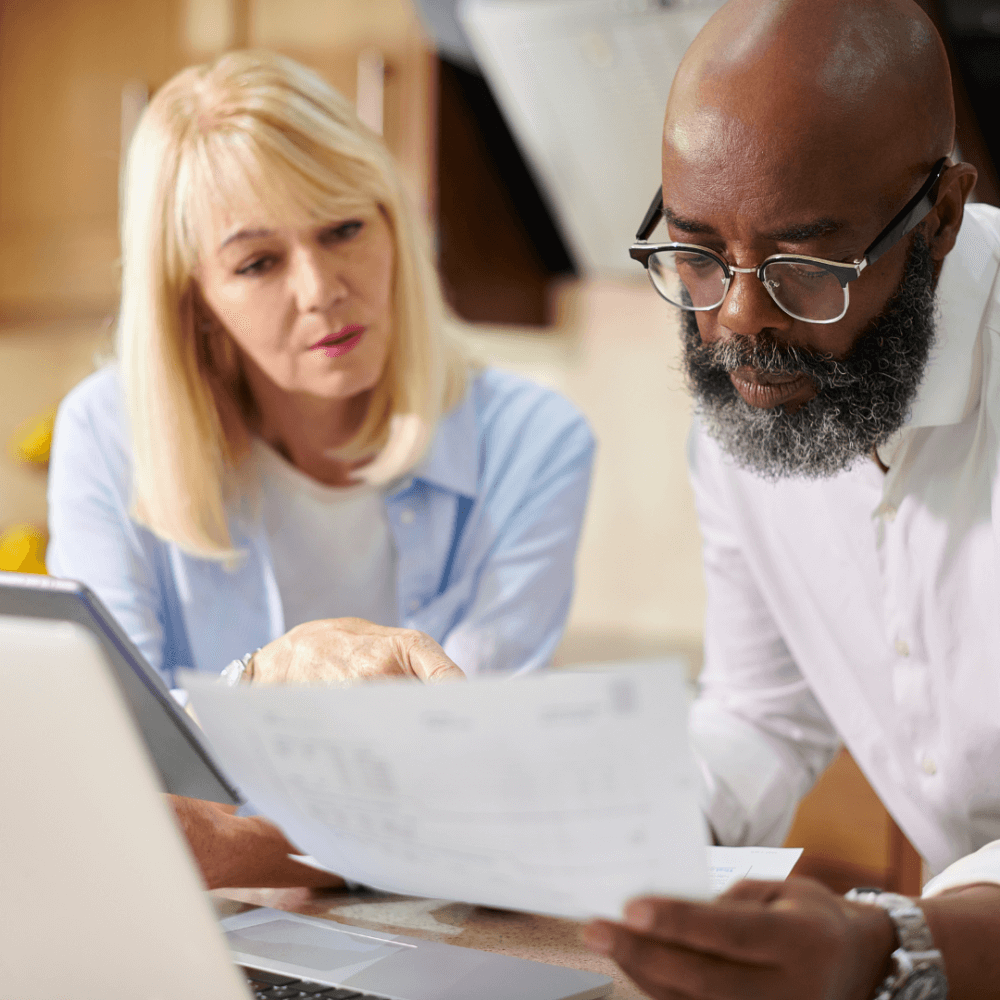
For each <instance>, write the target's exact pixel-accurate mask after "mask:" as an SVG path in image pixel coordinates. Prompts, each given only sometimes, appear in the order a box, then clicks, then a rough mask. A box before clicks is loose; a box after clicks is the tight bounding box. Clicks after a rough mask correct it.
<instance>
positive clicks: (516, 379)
mask: <svg viewBox="0 0 1000 1000" xmlns="http://www.w3.org/2000/svg"><path fill="white" fill-rule="evenodd" d="M468 403H469V405H471V407H472V408H473V410H474V412H475V415H476V424H477V426H478V429H479V434H480V438H481V440H482V441H483V443H494V444H501V443H502V442H508V441H515V440H517V441H520V442H521V443H527V442H526V441H525V440H524V436H525V435H529V434H530V435H531V437H532V438H533V439H534V440H535V443H536V444H537V445H542V444H545V443H549V444H551V443H553V442H556V441H560V440H562V441H565V442H567V443H568V442H570V441H572V442H575V444H576V445H577V446H578V447H587V448H593V444H594V438H593V434H592V432H591V430H590V426H589V424H588V423H587V419H586V417H584V415H583V414H582V413H581V412H580V410H579V409H578V408H577V407H576V406H575V405H574V404H573V403H571V402H570V401H569V400H568V399H566V397H565V396H562V395H560V394H559V393H558V392H556V391H555V390H553V389H549V388H547V387H545V386H541V385H538V384H537V383H535V382H531V381H529V380H528V379H526V378H522V377H521V376H520V375H515V374H513V373H512V372H507V371H503V370H501V369H499V368H487V369H484V370H483V371H481V372H479V373H478V374H477V375H476V376H475V377H474V378H473V379H472V380H471V383H470V388H469V395H468Z"/></svg>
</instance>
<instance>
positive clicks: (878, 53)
mask: <svg viewBox="0 0 1000 1000" xmlns="http://www.w3.org/2000/svg"><path fill="white" fill-rule="evenodd" d="M954 131H955V125H954V111H953V103H952V97H951V89H950V78H949V74H948V66H947V60H946V57H945V54H944V49H943V46H942V44H941V40H940V38H939V37H938V36H937V34H936V32H935V31H934V29H933V27H932V25H931V24H930V22H929V21H928V20H927V19H926V17H925V16H924V15H923V14H922V12H921V11H920V10H919V8H918V7H917V6H916V5H915V4H913V3H912V2H911V0H730V2H729V3H728V4H726V6H725V7H723V8H722V9H721V10H720V11H719V12H718V13H717V14H716V15H715V16H714V17H713V18H712V19H711V21H710V22H709V23H708V25H707V26H706V28H705V29H704V30H703V31H702V33H701V34H700V35H699V37H698V38H697V39H696V41H695V42H694V44H693V45H692V47H691V49H690V50H689V51H688V53H687V55H686V56H685V59H684V61H683V64H682V66H681V68H680V70H679V72H678V74H677V77H676V79H675V82H674V86H673V89H672V92H671V96H670V100H669V104H668V108H667V115H666V122H665V127H664V140H663V189H662V212H661V214H662V216H663V217H664V219H665V221H666V223H667V226H668V230H669V234H668V235H667V236H665V237H663V240H662V244H657V245H656V247H655V248H654V247H651V246H650V245H641V246H637V247H635V248H634V253H633V255H634V256H637V257H638V258H639V259H641V260H644V261H645V262H646V263H647V266H648V267H649V269H650V275H651V277H652V278H653V282H654V284H655V285H656V286H657V288H658V290H659V291H660V292H661V294H663V295H664V296H665V297H667V298H668V299H670V300H671V301H673V302H674V303H675V304H676V305H679V306H680V307H681V308H682V309H683V310H684V312H683V313H682V318H683V320H684V322H683V329H684V340H685V357H686V365H687V371H688V375H689V381H690V383H691V385H692V388H693V390H694V392H695V395H696V402H697V409H698V414H699V417H698V421H697V425H696V427H695V429H694V431H693V433H692V438H691V442H690V463H691V470H692V478H693V483H694V487H695V492H696V497H697V502H698V509H699V518H700V523H701V527H702V531H703V535H704V559H705V573H706V582H707V588H708V611H707V625H706V660H705V667H704V672H703V675H702V691H701V694H700V697H699V699H698V702H697V703H696V705H695V708H694V711H693V715H692V732H693V738H694V741H695V745H696V748H697V750H698V752H699V756H700V757H701V760H702V763H703V768H704V773H705V778H706V797H705V811H706V815H707V817H708V819H709V822H710V825H711V826H712V829H713V831H714V833H715V836H716V838H717V839H718V840H719V842H721V843H727V844H754V843H757V844H768V843H771V844H775V843H780V842H781V840H782V838H783V836H784V834H785V832H786V831H787V828H788V825H789V823H790V820H791V818H792V816H793V813H794V809H795V806H796V804H797V802H798V800H799V798H800V797H801V795H802V794H803V793H804V792H805V791H806V790H807V789H808V788H809V786H810V785H811V784H812V782H813V781H814V780H815V778H816V776H817V775H818V774H819V773H820V771H821V770H822V769H823V768H824V767H825V766H826V765H827V763H829V761H830V759H831V757H832V755H833V754H834V752H835V750H836V747H837V745H838V742H839V741H840V740H843V742H844V743H846V744H847V746H848V747H849V748H850V750H851V752H852V754H853V755H854V757H855V759H856V760H857V761H858V763H859V764H860V766H861V768H862V770H864V772H865V773H866V775H867V776H868V778H869V780H870V781H871V782H872V784H873V785H874V787H875V789H876V790H877V791H878V793H879V794H880V796H881V797H882V799H883V801H884V802H885V804H886V805H887V807H888V808H889V809H890V811H891V812H892V813H893V815H894V816H895V817H896V819H897V821H898V822H899V823H900V825H901V826H902V827H903V829H904V830H905V831H906V833H907V835H908V836H909V837H910V839H911V841H912V842H913V843H914V844H915V846H916V847H917V848H918V850H919V851H920V852H921V854H922V855H923V856H924V858H925V859H926V860H927V862H928V864H929V866H930V868H931V869H932V871H934V872H936V873H940V874H938V875H937V877H936V878H935V879H934V880H933V881H932V882H931V883H930V885H929V886H928V887H927V891H926V894H925V897H924V898H923V899H922V900H920V906H919V908H914V907H911V906H904V905H902V904H901V903H900V901H899V900H898V898H897V900H896V901H893V900H891V899H887V898H884V897H880V898H875V896H874V894H863V895H862V897H861V898H860V899H844V898H841V897H839V896H837V895H835V894H834V893H832V892H830V891H829V890H827V889H825V888H824V887H822V886H821V885H819V884H818V883H815V882H813V881H811V880H808V879H795V878H792V879H789V880H788V881H787V882H786V883H769V882H754V881H745V882H742V883H740V884H739V885H737V886H736V887H735V888H734V889H733V890H732V891H730V892H729V893H727V894H726V895H725V896H724V897H722V898H720V899H719V900H716V901H715V902H713V903H710V904H696V903H689V902H682V901H677V900H667V899H657V898H650V899H641V900H636V901H634V902H633V903H632V904H630V906H629V907H628V908H627V910H626V916H625V919H624V921H623V922H622V923H620V924H616V923H613V922H607V921H599V922H595V923H593V924H591V925H590V926H589V927H588V929H587V931H586V939H587V941H588V943H589V944H590V946H591V947H593V948H594V949H595V950H597V951H600V952H603V953H606V954H608V955H611V956H612V957H613V958H614V959H615V960H616V961H618V962H619V963H620V965H621V966H622V968H623V969H624V970H625V971H626V972H627V973H628V974H629V975H630V976H631V977H632V978H633V979H634V980H635V981H636V982H637V983H638V984H639V985H640V986H641V987H642V988H643V989H644V990H645V991H647V992H648V993H649V994H650V995H652V996H654V997H698V998H715V997H718V998H723V997H727V998H728V997H748V998H749V997H761V998H763V997H767V998H771V1000H773V998H780V997H789V998H791V997H795V998H796V1000H801V998H805V997H817V998H819V997H822V998H825V1000H833V998H837V1000H865V998H868V997H872V996H876V995H878V996H880V997H883V998H888V997H890V996H891V997H900V998H902V997H907V998H915V997H941V996H944V995H945V990H946V989H948V988H950V994H949V995H950V996H951V997H953V998H955V1000H962V998H984V997H990V996H1000V949H998V948H997V943H998V942H1000V849H998V847H1000V669H998V668H1000V651H998V650H1000V572H998V571H1000V472H998V427H1000V336H998V334H997V333H996V332H995V331H997V330H1000V326H998V325H997V324H998V322H1000V290H998V289H996V288H995V287H994V285H995V279H996V276H997V272H998V265H1000V213H998V212H997V211H995V210H993V209H988V208H985V207H983V206H974V207H971V208H965V206H964V203H965V200H966V198H967V196H968V195H969V193H970V191H971V189H972V187H973V184H974V181H975V171H974V170H973V168H971V167H970V166H968V165H966V164H962V163H958V162H955V161H954V160H953V158H952V157H951V154H952V151H953V148H954V141H955V135H954ZM655 219H656V214H655V213H654V214H653V215H652V216H651V217H649V218H648V219H647V222H646V223H645V224H644V227H643V232H642V233H641V234H640V235H641V238H642V239H646V238H647V237H649V236H650V231H651V229H652V225H653V223H654V222H655ZM677 244H682V246H677ZM865 248H868V249H867V250H866V249H865ZM789 256H791V258H792V259H787V258H788V257H789ZM801 257H808V258H811V259H810V260H802V259H796V258H801ZM782 258H785V259H782ZM765 261H767V265H766V266H765V267H761V266H760V265H761V264H762V262H765ZM845 264H846V266H845ZM984 845H989V846H986V847H984ZM977 848H984V849H983V850H981V851H979V852H978V853H973V852H975V851H976V850H977ZM873 904H874V905H873ZM928 931H929V937H928V933H927V932H928ZM897 947H900V948H901V949H902V952H901V953H898V954H897V956H896V958H893V957H891V955H892V953H893V951H894V949H896V948H897ZM904 952H905V954H904ZM918 953H921V954H918ZM938 953H940V954H938ZM907 962H910V963H911V964H912V963H915V964H916V966H917V968H916V969H915V970H914V971H912V972H907V970H906V968H905V966H906V964H907ZM943 974H946V975H947V983H948V986H947V987H945V986H944V985H943Z"/></svg>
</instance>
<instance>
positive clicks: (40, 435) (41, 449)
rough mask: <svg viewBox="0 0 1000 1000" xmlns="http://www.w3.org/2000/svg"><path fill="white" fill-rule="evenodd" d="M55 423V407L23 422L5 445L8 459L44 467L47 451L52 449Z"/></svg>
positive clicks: (47, 457)
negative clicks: (8, 455)
mask: <svg viewBox="0 0 1000 1000" xmlns="http://www.w3.org/2000/svg"><path fill="white" fill-rule="evenodd" d="M55 421H56V409H55V407H52V409H51V410H48V411H46V412H45V413H42V414H40V415H38V416H34V417H31V418H30V419H28V420H25V421H24V423H22V424H21V425H20V426H19V427H18V428H17V430H15V431H14V433H13V434H12V435H11V438H10V441H9V442H8V444H7V451H8V452H9V453H10V457H11V458H13V459H14V460H15V461H17V462H28V463H29V464H31V465H45V464H46V462H48V460H49V449H50V448H51V447H52V426H53V424H55Z"/></svg>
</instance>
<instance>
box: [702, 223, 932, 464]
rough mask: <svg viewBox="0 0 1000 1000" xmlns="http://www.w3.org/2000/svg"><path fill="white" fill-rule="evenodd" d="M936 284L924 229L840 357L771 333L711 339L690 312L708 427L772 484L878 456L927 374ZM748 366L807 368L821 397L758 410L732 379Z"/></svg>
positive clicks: (771, 370)
mask: <svg viewBox="0 0 1000 1000" xmlns="http://www.w3.org/2000/svg"><path fill="white" fill-rule="evenodd" d="M934 285H935V273H934V260H933V258H932V257H931V253H930V248H929V247H928V245H927V242H926V240H925V239H924V238H923V236H922V234H920V233H917V235H916V236H915V238H914V240H913V243H912V245H911V247H910V251H909V253H908V255H907V259H906V267H905V270H904V273H903V278H902V281H901V282H900V284H899V287H898V289H897V290H896V292H895V294H894V295H893V296H892V298H890V299H889V301H888V302H887V303H886V305H885V308H884V309H883V310H882V312H881V314H880V315H879V316H877V317H875V319H873V320H872V321H871V322H870V323H869V324H868V326H867V327H866V328H865V329H864V330H863V331H862V332H861V334H860V336H859V337H858V339H857V341H856V342H855V344H854V346H853V347H852V348H851V350H850V352H849V353H848V355H847V357H845V358H843V359H842V360H839V361H837V360H835V359H834V358H833V357H831V356H830V355H829V354H822V353H819V352H817V351H812V350H809V349H808V348H801V347H793V346H790V345H788V344H783V343H781V342H780V341H778V340H777V339H776V338H775V337H774V336H773V335H771V334H770V333H769V332H767V331H765V332H763V333H762V334H760V335H758V336H754V337H745V336H734V337H731V338H729V339H727V340H724V341H719V342H717V343H714V344H703V343H702V341H701V336H700V334H699V333H698V323H697V320H696V319H695V314H694V313H693V312H688V311H685V312H683V313H682V334H683V341H684V367H685V373H686V375H687V380H688V384H689V386H690V388H691V391H692V393H693V395H694V398H695V409H696V412H697V413H698V415H699V417H700V418H701V420H702V423H703V424H704V426H705V428H706V429H707V431H708V433H709V434H710V435H711V436H712V437H713V438H715V440H716V441H718V442H719V444H720V445H721V446H722V448H723V449H724V450H725V451H726V452H728V453H729V455H731V456H732V457H733V458H734V459H735V460H736V462H737V464H739V465H740V466H742V467H743V468H745V469H749V470H750V471H751V472H755V473H757V474H758V475H760V476H762V477H764V478H765V479H770V480H774V479H779V478H783V477H787V476H802V477H807V478H820V477H825V476H833V475H836V474H837V473H839V472H843V471H844V470H845V469H847V468H849V467H850V466H851V465H853V464H854V463H855V462H856V461H857V460H858V459H859V458H861V457H862V456H870V455H871V454H872V451H873V449H874V448H875V447H877V446H878V445H880V444H884V443H885V442H886V441H887V440H888V439H889V438H890V437H891V436H892V435H893V434H894V433H895V432H896V431H897V430H899V428H900V427H902V426H903V424H904V423H905V422H906V418H907V416H908V415H909V412H910V407H911V406H912V404H913V400H914V397H915V396H916V393H917V388H918V387H919V385H920V381H921V379H922V378H923V374H924V368H925V367H926V364H927V357H928V354H929V351H930V347H931V343H932V342H933V340H934V313H935V297H934ZM744 365H746V366H749V367H750V368H753V369H755V370H756V371H758V372H765V373H768V374H775V375H784V374H798V373H804V374H806V375H808V376H809V377H810V378H811V379H812V380H813V382H815V383H816V386H817V390H818V391H817V394H816V396H815V397H814V398H813V399H811V400H810V401H809V402H808V403H806V404H804V405H803V406H801V407H800V408H799V409H798V410H796V411H795V412H794V413H789V412H787V411H786V409H785V407H784V406H775V407H772V408H770V409H759V408H757V407H753V406H750V405H749V404H748V403H746V402H745V401H744V399H743V398H742V397H741V396H740V394H739V393H738V392H737V391H736V389H735V387H734V386H733V383H732V382H731V381H730V379H729V372H731V371H734V370H735V369H737V368H740V367H742V366H744Z"/></svg>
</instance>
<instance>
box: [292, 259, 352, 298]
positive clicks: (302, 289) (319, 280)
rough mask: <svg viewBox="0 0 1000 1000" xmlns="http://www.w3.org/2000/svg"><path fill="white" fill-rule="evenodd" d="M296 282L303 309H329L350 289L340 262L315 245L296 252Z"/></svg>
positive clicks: (294, 261)
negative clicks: (315, 247)
mask: <svg viewBox="0 0 1000 1000" xmlns="http://www.w3.org/2000/svg"><path fill="white" fill-rule="evenodd" d="M292 285H293V291H294V295H295V301H296V305H297V306H298V309H299V312H325V311H326V310H327V309H329V308H330V307H331V306H332V305H334V304H335V303H337V302H339V301H340V300H342V299H344V298H346V297H347V292H348V286H347V283H346V281H345V280H344V275H343V274H342V273H341V267H340V266H339V262H338V261H337V260H336V259H335V258H332V257H331V256H330V255H329V254H324V253H323V252H322V250H320V249H313V248H308V249H305V248H303V249H300V250H298V251H297V252H296V253H295V255H294V258H293V264H292Z"/></svg>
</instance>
